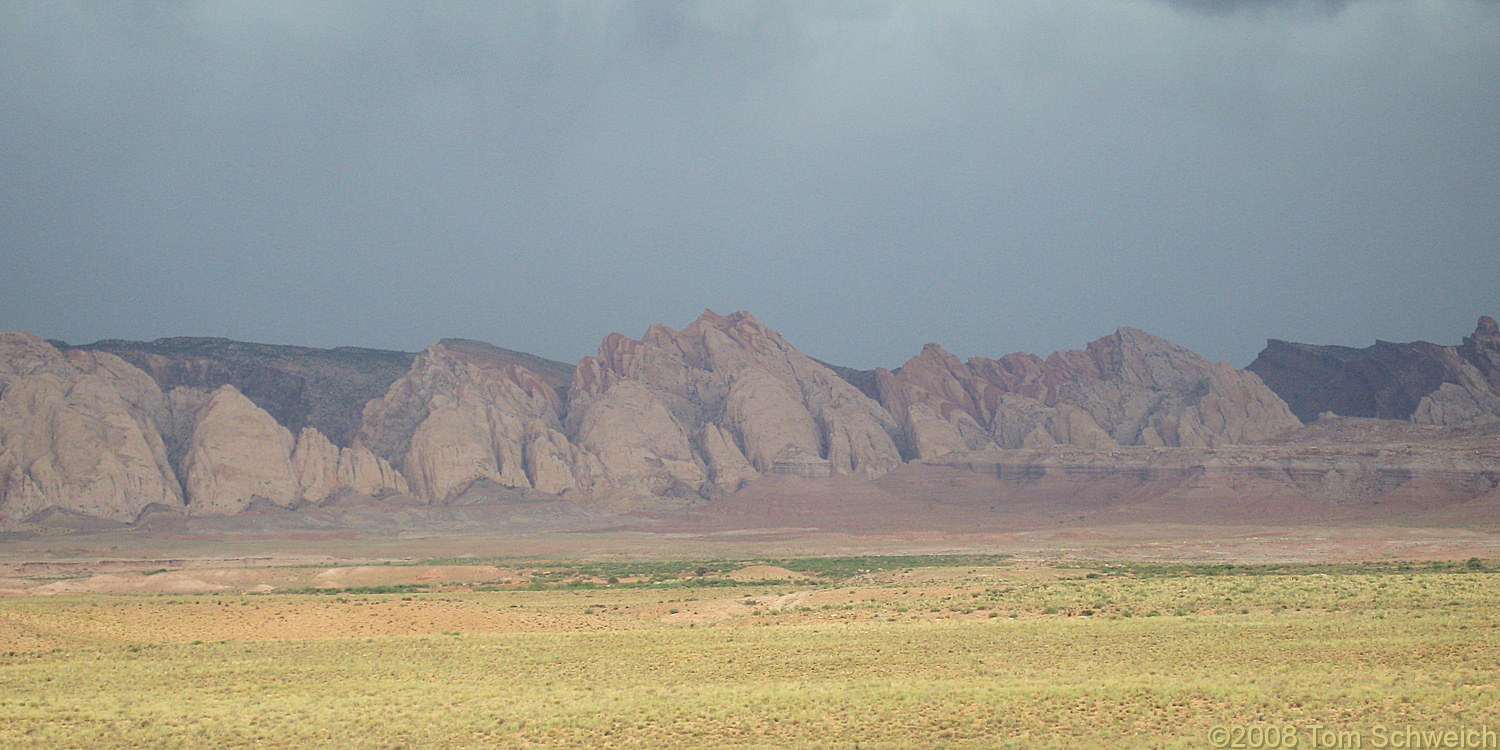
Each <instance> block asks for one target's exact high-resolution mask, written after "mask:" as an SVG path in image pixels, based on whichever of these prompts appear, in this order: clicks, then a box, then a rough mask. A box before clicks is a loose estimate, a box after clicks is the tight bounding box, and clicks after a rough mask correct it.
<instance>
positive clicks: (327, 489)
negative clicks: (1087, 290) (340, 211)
mask: <svg viewBox="0 0 1500 750" xmlns="http://www.w3.org/2000/svg"><path fill="white" fill-rule="evenodd" d="M1254 367H1258V368H1259V369H1260V370H1262V371H1264V372H1265V374H1266V380H1267V382H1269V383H1270V384H1271V385H1273V386H1276V387H1277V388H1278V389H1280V390H1281V391H1283V392H1284V393H1285V394H1289V395H1287V398H1288V400H1291V401H1293V403H1294V404H1295V405H1297V408H1298V409H1299V410H1301V411H1302V412H1304V413H1306V412H1310V413H1308V414H1307V416H1308V417H1309V418H1315V417H1316V416H1317V415H1318V413H1320V412H1322V411H1329V410H1332V411H1338V410H1340V409H1345V410H1349V411H1352V412H1354V413H1356V414H1362V413H1366V412H1369V413H1371V414H1374V415H1380V416H1399V417H1400V418H1401V419H1404V420H1410V421H1408V422H1400V423H1381V425H1385V426H1382V427H1379V428H1378V429H1377V428H1374V427H1370V428H1366V427H1360V428H1358V430H1356V429H1355V428H1354V427H1348V425H1345V428H1347V430H1354V431H1355V432H1358V431H1359V430H1364V431H1366V432H1370V431H1372V430H1373V431H1374V432H1380V431H1382V430H1384V431H1385V432H1383V433H1382V434H1387V435H1391V434H1395V433H1390V431H1389V429H1387V428H1389V425H1390V424H1401V425H1404V426H1405V427H1407V428H1410V429H1413V430H1436V431H1438V432H1442V431H1444V430H1448V431H1454V430H1457V432H1453V435H1458V436H1459V437H1460V438H1462V437H1463V435H1468V434H1470V433H1473V435H1482V436H1488V435H1492V434H1493V430H1494V429H1500V327H1497V326H1496V324H1495V322H1494V320H1493V319H1490V318H1481V319H1480V322H1479V326H1478V327H1477V328H1476V330H1475V332H1474V334H1473V335H1471V336H1468V337H1466V338H1465V339H1464V341H1463V344H1462V345H1460V346H1457V347H1442V346H1435V345H1432V344H1425V343H1418V344H1386V343H1379V344H1377V345H1376V346H1374V347H1371V348H1369V349H1364V350H1356V349H1344V348H1339V347H1312V346H1307V345H1301V344H1285V343H1283V342H1274V341H1273V342H1272V343H1271V346H1269V347H1268V348H1267V351H1266V352H1264V353H1262V355H1261V358H1260V359H1257V364H1256V365H1255V366H1254ZM851 379H852V380H851ZM856 384H857V385H856ZM871 394H874V395H876V396H878V399H877V398H872V397H871ZM1330 407H1331V408H1330ZM1411 422H1416V423H1419V424H1418V425H1413V424H1411ZM1335 423H1336V421H1334V420H1323V421H1321V422H1318V423H1317V424H1316V425H1309V426H1308V427H1307V428H1303V432H1300V433H1299V432H1293V433H1288V431H1295V430H1297V428H1299V427H1300V423H1299V422H1298V420H1297V418H1296V417H1295V416H1294V415H1293V413H1292V411H1291V410H1289V408H1288V406H1287V402H1285V401H1283V400H1282V397H1281V396H1278V395H1277V392H1275V391H1273V390H1272V389H1271V388H1268V387H1267V383H1266V382H1262V380H1261V378H1260V377H1259V376H1257V375H1256V374H1254V373H1251V372H1245V371H1240V370H1236V369H1235V368H1233V367H1231V366H1229V365H1227V364H1224V363H1219V364H1212V363H1210V362H1208V361H1207V360H1204V359H1203V358H1202V357H1199V356H1198V355H1196V354H1194V353H1193V352H1191V351H1188V350H1187V349H1184V348H1182V347H1181V346H1178V345H1176V344H1174V343H1172V342H1170V341H1167V340H1165V339H1162V338H1158V337H1155V336H1151V335H1149V334H1146V333H1143V332H1141V331H1137V330H1134V329H1130V328H1122V329H1119V330H1118V331H1116V332H1115V333H1114V334H1113V335H1110V336H1106V337H1104V338H1101V339H1099V340H1097V341H1094V342H1092V343H1090V344H1089V345H1088V346H1087V347H1086V348H1084V349H1082V350H1076V351H1061V352H1056V353H1054V354H1052V355H1050V356H1048V357H1046V358H1042V357H1037V356H1033V355H1030V354H1010V355H1007V356H1005V357H1001V358H999V359H986V358H982V357H974V358H971V359H969V360H967V361H961V360H959V359H958V358H957V357H955V356H953V355H952V354H949V353H948V352H946V351H944V350H943V349H942V348H941V347H939V346H938V345H936V344H929V345H928V346H926V347H924V348H923V350H922V352H921V353H920V354H919V355H917V356H916V357H914V358H912V359H911V360H910V361H908V362H907V363H906V364H905V365H904V366H902V367H901V368H899V369H897V370H895V371H891V370H884V369H881V370H875V371H858V370H850V369H834V368H833V367H832V366H829V365H825V364H823V363H820V362H818V361H816V360H813V359H811V358H809V357H807V356H806V355H804V354H802V353H801V352H799V351H798V350H797V349H795V348H794V347H792V346H791V345H790V344H789V343H787V342H786V341H785V340H784V339H783V338H782V337H781V336H780V334H778V333H776V332H775V331H773V330H771V329H769V328H766V327H765V326H763V325H761V324H760V323H759V322H758V321H757V320H756V319H755V318H754V317H752V316H751V315H749V314H748V313H744V312H737V313H734V314H732V315H727V316H724V315H718V314H716V313H714V312H712V311H705V312H704V313H703V315H701V316H700V317H699V318H698V319H697V320H695V321H693V322H692V323H690V324H689V325H688V326H687V327H686V328H683V329H682V330H674V329H672V328H669V327H667V326H664V325H654V326H651V327H650V328H649V329H647V331H646V332H645V334H644V335H642V337H641V338H640V339H631V338H628V337H626V336H623V335H620V334H611V335H610V336H608V337H606V338H605V339H604V341H603V342H602V343H601V344H600V346H599V350H598V353H597V354H596V355H595V356H591V357H585V358H583V359H582V360H581V361H580V362H579V364H578V366H577V367H576V368H570V367H568V366H566V365H562V364H560V363H556V362H551V361H549V360H544V359H540V358H537V357H531V356H530V355H525V354H521V353H518V352H512V351H508V350H504V349H500V348H498V347H494V346H490V345H488V344H483V343H480V342H474V341H465V340H457V339H449V340H444V341H441V342H439V343H437V344H435V345H433V346H432V347H431V348H429V349H428V350H427V351H425V352H423V353H421V354H420V355H406V354H402V353H399V352H375V351H373V350H353V349H338V350H311V349H301V348H297V347H270V346H264V345H258V344H242V343H239V342H230V341H225V340H222V339H163V340H160V341H157V342H152V343H150V344H133V343H130V342H101V343H100V344H96V345H91V346H87V347H67V346H66V345H60V346H54V345H52V344H49V343H48V342H46V341H42V340H41V339H38V338H37V337H35V336H31V335H29V334H24V333H6V334H0V523H3V524H7V525H12V526H13V525H15V524H17V523H24V522H25V519H27V518H36V517H41V516H43V515H45V514H46V513H48V512H54V513H59V512H60V513H71V514H82V515H86V516H92V517H95V518H98V519H107V520H110V521H117V522H130V521H132V520H134V519H136V518H138V517H140V516H141V515H142V514H143V512H145V511H147V510H148V509H153V508H155V509H165V510H176V511H178V512H185V513H189V514H192V515H218V514H230V513H237V512H240V511H242V510H245V509H247V508H257V507H258V508H297V507H300V506H302V505H306V504H323V503H326V502H329V501H332V500H335V499H338V498H341V497H345V496H347V495H349V494H350V493H354V494H357V495H365V496H386V495H410V496H415V497H416V498H419V499H421V500H423V501H425V502H427V503H432V504H454V503H473V502H485V501H486V499H493V498H499V497H513V498H526V497H529V495H528V494H527V493H531V494H533V495H537V496H538V497H541V495H540V493H546V495H551V496H560V497H563V498H569V499H575V500H579V501H581V502H584V503H593V504H597V505H598V506H599V507H641V505H640V504H641V503H642V502H643V501H644V502H646V503H647V504H650V503H653V502H654V503H657V504H661V503H666V504H677V505H681V504H693V503H702V502H704V501H705V500H716V499H718V498H720V497H722V496H723V495H724V494H725V493H733V492H737V491H739V490H741V489H742V488H744V487H745V486H746V485H747V484H749V483H754V482H756V481H757V480H758V479H760V478H762V477H764V476H767V475H794V476H796V477H801V478H802V479H797V480H781V479H777V480H774V482H780V481H791V482H797V481H803V480H814V481H815V482H817V481H822V480H829V481H831V482H834V483H838V482H849V479H851V478H852V479H876V478H880V477H882V476H883V475H886V474H887V473H888V472H891V471H892V469H894V468H896V467H898V466H899V465H900V464H901V463H902V460H903V459H907V460H910V459H923V460H925V461H928V462H931V463H932V465H934V466H941V465H948V466H958V465H968V463H965V462H969V463H973V462H974V461H979V462H980V463H981V464H984V465H985V466H990V467H991V469H993V470H994V471H995V472H999V473H1004V474H1006V475H1007V476H1014V477H1021V478H1022V479H1024V477H1025V476H1028V472H1032V471H1033V470H1035V471H1040V472H1042V474H1043V475H1047V476H1052V475H1057V476H1062V477H1071V478H1070V479H1068V480H1067V481H1068V482H1073V481H1074V480H1079V481H1082V480H1081V479H1079V478H1080V477H1082V478H1083V479H1087V478H1088V477H1091V476H1095V475H1098V476H1104V475H1105V474H1108V472H1109V471H1110V470H1111V469H1110V466H1111V462H1112V461H1114V460H1115V459H1116V457H1117V455H1118V456H1119V457H1130V461H1134V462H1135V463H1134V464H1131V466H1135V468H1130V467H1128V466H1127V467H1125V468H1122V469H1120V471H1126V469H1129V470H1130V471H1136V470H1137V469H1138V473H1139V474H1140V481H1141V482H1151V481H1156V480H1154V479H1150V478H1151V477H1156V476H1167V475H1171V476H1173V477H1178V475H1180V477H1179V479H1180V480H1181V482H1184V483H1186V484H1183V485H1182V486H1183V487H1190V486H1191V487H1197V486H1198V484H1202V482H1206V481H1208V480H1207V479H1203V480H1202V481H1200V479H1199V478H1201V477H1208V478H1211V479H1213V481H1216V482H1218V481H1222V482H1224V483H1227V484H1226V485H1225V486H1230V485H1234V486H1239V485H1238V484H1237V483H1249V484H1245V485H1244V486H1251V484H1253V482H1257V481H1260V479H1256V477H1260V478H1264V477H1266V476H1273V477H1274V478H1275V479H1274V481H1275V483H1277V484H1276V486H1277V487H1280V488H1281V489H1278V490H1276V491H1277V492H1283V491H1285V492H1292V493H1294V494H1295V493H1303V494H1304V495H1305V496H1306V497H1333V498H1346V499H1347V498H1354V499H1355V500H1359V499H1361V498H1365V499H1368V498H1371V497H1375V494H1371V493H1372V492H1375V490H1372V489H1371V488H1372V487H1374V488H1376V490H1380V492H1384V491H1385V490H1381V489H1380V488H1382V487H1387V485H1392V483H1394V482H1396V481H1397V480H1398V479H1399V478H1400V477H1404V476H1408V475H1410V476H1412V477H1417V478H1419V479H1421V480H1422V482H1428V483H1429V484H1430V483H1439V484H1440V483H1442V482H1450V483H1452V482H1456V483H1457V484H1454V485H1453V486H1455V487H1457V486H1459V485H1460V484H1462V485H1463V486H1464V487H1470V485H1472V487H1471V489H1475V488H1477V489H1475V491H1479V490H1482V489H1484V487H1481V485H1483V484H1484V483H1485V482H1490V481H1491V479H1490V477H1491V474H1490V473H1487V472H1490V471H1491V470H1490V469H1489V468H1485V467H1487V466H1489V464H1485V466H1484V467H1479V468H1475V466H1478V464H1475V465H1474V466H1470V465H1469V464H1472V463H1473V461H1472V460H1470V459H1469V457H1467V456H1461V457H1453V456H1449V455H1447V454H1445V453H1444V452H1443V449H1441V448H1433V449H1432V450H1431V451H1428V452H1427V453H1425V454H1424V455H1423V457H1422V461H1420V462H1413V461H1409V460H1407V458H1406V457H1405V456H1406V455H1407V454H1405V453H1402V452H1400V450H1398V449H1397V448H1390V449H1389V450H1388V451H1387V452H1388V453H1389V454H1390V455H1389V456H1387V457H1385V458H1382V459H1381V460H1380V462H1376V463H1369V462H1365V464H1368V465H1365V464H1361V463H1360V461H1362V460H1363V459H1360V458H1359V456H1360V455H1362V454H1360V453H1359V451H1358V450H1357V449H1355V448H1349V447H1347V446H1345V445H1344V444H1343V443H1340V444H1339V447H1338V448H1337V451H1336V452H1337V454H1338V455H1337V457H1335V458H1329V456H1327V455H1322V454H1318V455H1313V454H1308V455H1302V454H1300V453H1299V452H1298V451H1299V450H1300V448H1299V447H1298V446H1299V445H1300V443H1297V442H1296V441H1297V440H1312V439H1313V438H1296V439H1294V440H1292V442H1291V443H1287V442H1286V440H1287V439H1288V438H1285V437H1281V438H1278V437H1277V436H1279V435H1282V436H1284V435H1286V434H1305V435H1314V434H1321V433H1317V430H1325V431H1326V430H1331V429H1334V427H1333V425H1335ZM1491 423H1493V424H1491ZM1338 424H1342V423H1338ZM1422 424H1425V425H1433V426H1430V427H1422V426H1421V425H1422ZM1450 425H1459V426H1460V427H1446V426H1450ZM1390 429H1394V428H1390ZM1464 430H1469V431H1470V432H1463V431H1464ZM1476 430H1478V431H1479V432H1474V431H1476ZM1485 430H1489V431H1490V432H1484V431H1485ZM1307 431H1312V432H1307ZM1374 432H1372V433H1371V434H1374ZM1360 434H1363V433H1360ZM1403 434H1404V433H1403ZM1412 434H1413V435H1418V433H1412ZM1426 434H1427V433H1426V432H1421V433H1420V435H1426ZM1443 434H1444V435H1447V434H1448V433H1447V432H1444V433H1443ZM1440 437H1441V436H1440ZM1424 439H1425V438H1424ZM1441 439H1442V440H1446V439H1448V438H1446V437H1444V438H1441ZM1463 439H1469V438H1463ZM1475 439H1476V440H1477V439H1480V438H1475ZM1278 440H1279V441H1281V442H1277V441H1278ZM1386 442H1388V443H1391V445H1396V443H1399V442H1400V441H1396V442H1391V440H1387V441H1386ZM1439 443H1441V440H1439V441H1438V443H1435V444H1434V445H1437V444H1439ZM1268 445H1277V446H1279V447H1277V448H1276V449H1275V451H1273V453H1274V455H1275V457H1276V458H1275V461H1273V462H1271V463H1264V462H1262V459H1263V458H1265V456H1266V455H1271V454H1266V453H1265V452H1264V451H1262V447H1263V446H1268ZM1383 445H1384V444H1383ZM1387 447H1389V446H1387ZM1168 449H1171V450H1168ZM1267 450H1269V449H1267ZM1320 450H1321V449H1320ZM1382 450H1386V448H1382ZM1325 452H1326V451H1325ZM1330 455H1331V454H1330ZM1476 455H1478V454H1476ZM1484 455H1486V456H1488V454H1484ZM1460 458H1461V459H1462V461H1460V460H1459V459H1460ZM1075 459H1076V460H1075ZM1450 459H1451V460H1450ZM1121 460H1124V459H1123V458H1122V459H1121ZM1226 461H1228V462H1230V463H1233V467H1232V470H1228V469H1224V470H1222V471H1221V469H1223V467H1224V466H1227V465H1228V464H1225V462H1226ZM1445 461H1446V462H1449V463H1453V462H1457V463H1453V465H1454V466H1458V465H1459V463H1463V462H1464V461H1468V463H1464V464H1463V467H1461V468H1462V471H1458V470H1457V469H1455V471H1457V472H1458V473H1455V474H1452V476H1449V474H1444V473H1443V472H1444V471H1447V469H1444V468H1443V466H1446V465H1447V464H1445V463H1444V462H1445ZM1485 461H1489V458H1486V459H1485ZM1070 462H1072V463H1070ZM1127 463H1128V462H1127ZM1136 464H1139V465H1138V466H1136ZM1377 464H1378V465H1377ZM1121 466H1125V465H1124V464H1121ZM1372 467H1373V468H1372ZM991 469H985V470H986V471H990V470H991ZM1163 472H1165V474H1164V473H1163ZM1402 472H1406V473H1402ZM1117 473H1118V472H1117ZM1460 475H1462V476H1460ZM892 476H898V475H892ZM1121 476H1123V475H1121ZM1195 477H1199V478H1195ZM1455 477H1457V478H1455ZM887 479H889V478H887ZM882 481H887V480H882ZM1111 481H1113V480H1111ZM1173 481H1177V480H1173ZM774 482H773V483H774ZM1195 482H1196V483H1198V484H1193V483H1195ZM1464 483H1467V484H1464ZM855 484H857V483H855ZM1491 484H1492V483H1491ZM1419 485H1420V486H1419ZM1070 486H1071V485H1070ZM1204 486H1206V485H1204ZM1268 486H1269V485H1268ZM1401 486H1403V487H1408V488H1409V489H1411V492H1412V493H1416V492H1417V490H1418V489H1420V487H1422V486H1428V485H1422V484H1420V483H1417V484H1403V485H1401ZM1432 486H1437V485H1436V484H1434V485H1432ZM1445 486H1446V485H1445ZM1486 486H1489V485H1486ZM1288 488H1290V489H1288ZM1491 489H1493V487H1491ZM1174 491H1175V490H1174ZM1193 491H1197V490H1193ZM1464 491H1465V492H1467V491H1468V490H1464ZM1376 494H1379V493H1378V492H1377V493H1376ZM1381 496H1382V497H1383V496H1384V495H1381ZM649 498H667V500H665V501H653V500H649ZM1340 501H1342V500H1340Z"/></svg>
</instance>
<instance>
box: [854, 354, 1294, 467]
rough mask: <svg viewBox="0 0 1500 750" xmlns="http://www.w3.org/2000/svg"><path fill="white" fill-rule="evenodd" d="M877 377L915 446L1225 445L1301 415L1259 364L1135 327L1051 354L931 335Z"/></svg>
mask: <svg viewBox="0 0 1500 750" xmlns="http://www.w3.org/2000/svg"><path fill="white" fill-rule="evenodd" d="M876 377H877V383H878V385H879V388H880V395H881V401H882V403H884V404H885V405H886V407H887V408H888V409H890V411H891V413H892V414H893V415H894V416H895V417H896V418H897V419H898V420H900V421H901V423H902V425H903V430H904V432H903V437H904V447H905V448H906V451H907V455H908V457H911V458H931V457H935V456H940V455H944V454H947V453H954V452H960V451H964V450H983V449H985V448H989V447H996V446H998V447H1001V448H1045V447H1048V446H1051V445H1059V444H1061V445H1079V446H1086V447H1092V448H1109V447H1112V446H1117V445H1155V446H1183V447H1192V446H1214V445H1225V444H1231V443H1242V442H1252V441H1256V440H1260V439H1264V438H1267V437H1270V436H1272V435H1275V434H1277V433H1279V432H1283V431H1286V430H1289V429H1294V428H1296V427H1298V426H1299V425H1300V422H1298V420H1297V419H1296V418H1295V417H1294V416H1293V415H1292V413H1291V412H1290V411H1289V410H1288V409H1287V407H1286V404H1285V403H1283V402H1282V401H1281V399H1279V398H1277V397H1276V395H1275V394H1274V393H1272V392H1271V391H1270V390H1269V389H1267V388H1266V386H1265V385H1264V384H1262V383H1261V382H1260V380H1259V379H1258V378H1257V377H1256V376H1255V375H1253V374H1250V373H1246V372H1242V371H1240V370H1236V369H1234V368H1233V367H1230V366H1229V365H1227V364H1224V363H1219V364H1217V365H1216V364H1212V363H1210V362H1209V361H1208V360H1206V359H1204V358H1202V357H1200V356H1198V355H1197V354H1194V353H1193V352H1191V351H1189V350H1187V349H1185V348H1183V347H1181V346H1178V345H1177V344H1174V343H1172V342H1171V341H1168V340H1166V339H1163V338H1160V337H1157V336H1152V335H1150V334H1148V333H1145V332H1143V331H1138V330H1135V329H1132V328H1121V329H1119V330H1118V331H1116V332H1115V333H1114V334H1113V335H1111V336H1106V337H1104V338H1101V339H1099V340H1097V341H1094V342H1092V343H1090V344H1089V345H1088V346H1087V347H1086V348H1085V349H1083V350H1074V351H1062V352H1056V353H1053V354H1052V355H1051V356H1049V357H1047V358H1046V359H1042V358H1040V357H1037V356H1035V355H1031V354H1010V355H1006V356H1005V357H1001V358H1000V359H986V358H983V357H975V358H972V359H970V360H968V361H967V362H961V361H959V359H958V358H957V357H955V356H953V355H952V354H949V353H948V352H946V351H944V350H943V349H942V347H940V346H938V345H937V344H928V345H927V346H926V347H925V348H923V350H922V353H921V354H920V355H918V356H917V357H915V358H913V359H912V360H910V361H908V362H907V363H906V364H905V365H904V366H902V367H901V368H900V369H899V370H896V371H894V372H892V371H889V370H878V371H877V374H876Z"/></svg>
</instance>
